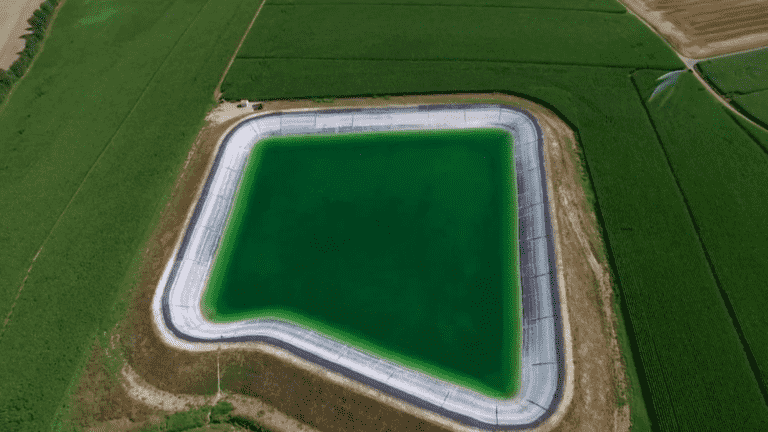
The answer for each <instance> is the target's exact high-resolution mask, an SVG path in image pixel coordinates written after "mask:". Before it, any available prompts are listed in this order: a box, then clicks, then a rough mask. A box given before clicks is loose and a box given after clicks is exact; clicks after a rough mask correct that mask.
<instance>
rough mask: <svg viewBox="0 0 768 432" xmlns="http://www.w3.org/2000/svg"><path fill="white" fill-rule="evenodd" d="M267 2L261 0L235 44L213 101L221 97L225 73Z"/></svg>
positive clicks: (227, 71)
mask: <svg viewBox="0 0 768 432" xmlns="http://www.w3.org/2000/svg"><path fill="white" fill-rule="evenodd" d="M266 2H267V0H262V1H261V4H260V5H259V9H257V10H256V13H255V14H254V15H253V19H252V20H251V23H250V24H248V28H247V29H245V33H244V34H243V37H242V39H240V43H238V44H237V48H235V52H234V53H233V54H232V58H230V59H229V63H227V67H226V68H224V73H222V74H221V79H220V80H219V83H218V84H217V85H216V90H214V91H213V99H214V100H219V98H220V97H221V84H222V83H223V82H224V78H226V77H227V73H229V68H230V67H232V63H234V62H235V57H237V53H239V52H240V47H242V46H243V43H244V42H245V38H247V37H248V33H250V32H251V27H253V23H255V22H256V18H258V17H259V14H260V13H261V8H263V7H264V3H266Z"/></svg>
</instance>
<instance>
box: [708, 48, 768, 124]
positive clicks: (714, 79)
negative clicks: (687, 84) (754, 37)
mask: <svg viewBox="0 0 768 432" xmlns="http://www.w3.org/2000/svg"><path fill="white" fill-rule="evenodd" d="M696 67H697V68H698V69H699V71H701V74H702V75H703V76H704V78H705V79H706V80H707V81H708V82H709V83H711V84H712V86H713V87H715V88H716V89H717V91H718V92H719V93H720V94H723V95H725V96H726V97H728V98H730V99H731V100H732V101H733V104H734V105H735V106H736V107H737V108H738V109H739V111H741V112H742V113H744V114H746V115H747V116H748V117H749V118H751V119H752V120H754V121H756V122H757V123H759V124H762V125H763V126H764V127H768V48H764V49H758V50H755V51H749V52H745V53H741V54H734V55H729V56H724V57H719V58H715V59H711V60H706V61H703V62H699V63H697V64H696Z"/></svg>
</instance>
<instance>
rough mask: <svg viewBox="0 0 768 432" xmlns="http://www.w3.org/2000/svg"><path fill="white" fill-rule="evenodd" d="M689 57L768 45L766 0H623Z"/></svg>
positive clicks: (767, 3)
mask: <svg viewBox="0 0 768 432" xmlns="http://www.w3.org/2000/svg"><path fill="white" fill-rule="evenodd" d="M620 1H621V2H622V3H624V5H625V6H626V7H627V8H629V9H630V10H632V12H634V13H635V14H637V15H639V16H641V17H642V18H643V19H644V20H645V21H647V22H648V23H649V24H650V25H651V26H653V27H654V29H656V31H657V32H658V33H659V34H661V35H663V36H664V38H665V39H667V41H668V42H669V43H670V44H672V45H673V46H674V47H675V48H676V49H677V51H678V52H680V53H681V54H682V55H684V56H686V57H690V58H693V59H702V58H708V57H713V56H717V55H722V54H728V53H734V52H738V51H745V50H749V49H752V48H758V47H762V46H765V45H768V2H765V1H763V0H620Z"/></svg>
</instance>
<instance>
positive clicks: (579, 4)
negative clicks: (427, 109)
mask: <svg viewBox="0 0 768 432" xmlns="http://www.w3.org/2000/svg"><path fill="white" fill-rule="evenodd" d="M269 3H270V4H285V5H316V4H317V3H318V2H317V1H313V0H275V1H271V2H269ZM323 3H326V4H359V5H378V4H383V3H387V4H395V5H398V6H408V5H439V6H472V7H507V8H530V9H565V10H584V11H600V12H614V13H623V12H625V11H626V9H625V8H624V6H622V5H621V3H618V2H616V1H613V0H573V1H563V0H478V1H473V0H413V1H404V0H400V1H390V2H384V1H381V0H329V1H324V2H323Z"/></svg>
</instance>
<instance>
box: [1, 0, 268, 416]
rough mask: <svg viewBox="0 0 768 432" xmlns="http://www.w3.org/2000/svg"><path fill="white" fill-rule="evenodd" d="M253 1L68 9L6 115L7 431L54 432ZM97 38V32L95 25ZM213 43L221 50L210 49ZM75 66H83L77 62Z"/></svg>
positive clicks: (3, 147) (3, 123) (3, 409)
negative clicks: (104, 11) (109, 11)
mask: <svg viewBox="0 0 768 432" xmlns="http://www.w3.org/2000/svg"><path fill="white" fill-rule="evenodd" d="M258 3H259V2H257V1H251V0H224V1H219V0H217V1H216V2H213V1H186V0H185V1H178V0H177V1H171V0H167V1H163V0H160V1H153V2H149V3H148V2H146V1H138V0H136V1H129V0H126V1H123V2H121V3H119V4H117V3H115V7H116V8H117V11H116V12H115V13H114V14H112V15H111V16H109V17H103V18H104V19H103V20H102V21H98V20H94V19H93V18H94V17H96V16H99V15H98V14H99V13H101V12H100V11H101V9H102V7H101V6H102V5H100V4H99V3H94V2H78V1H68V2H66V4H65V5H64V6H63V7H62V8H61V10H60V12H59V15H58V17H57V18H56V20H55V21H54V23H53V24H52V30H51V35H50V39H49V40H47V41H46V44H45V49H44V51H43V52H42V53H40V54H39V55H38V56H37V59H36V60H35V63H34V65H33V66H32V67H31V69H30V70H29V71H28V72H27V75H26V76H25V77H24V78H23V80H22V81H21V82H20V83H19V84H18V86H17V87H16V89H15V90H14V93H13V95H12V96H11V98H10V99H8V100H7V101H6V104H5V105H4V106H3V107H2V108H0V109H2V111H0V209H2V210H1V211H0V245H1V246H2V247H0V263H1V264H0V305H2V308H3V312H2V317H3V320H4V319H5V317H6V314H7V313H8V312H9V311H10V307H11V304H12V303H13V301H14V298H15V297H16V295H17V293H18V292H19V287H20V284H21V282H22V280H23V279H24V277H25V276H26V274H27V270H28V269H29V268H30V264H32V259H33V257H34V256H35V254H36V253H37V251H38V250H39V249H40V247H41V245H44V246H43V249H42V252H40V254H39V256H37V259H36V261H35V262H34V266H33V268H32V271H31V272H30V273H29V277H28V279H27V280H26V283H25V285H24V288H23V291H22V292H21V294H20V296H19V299H18V302H17V303H16V305H15V307H14V309H13V314H12V316H11V319H10V321H9V323H8V325H7V327H6V328H5V331H4V333H3V334H2V336H0V353H2V357H3V358H4V359H6V360H7V359H13V360H12V361H2V362H0V377H3V379H2V380H0V430H3V431H27V430H29V431H40V430H46V429H48V428H49V427H50V426H49V425H50V423H51V420H52V418H53V416H54V413H55V412H56V410H57V409H58V408H59V405H60V403H61V402H62V396H63V395H64V393H65V391H66V389H67V387H68V385H69V384H70V382H71V380H72V378H73V376H75V375H76V374H77V373H78V371H79V370H80V368H81V367H82V365H83V361H84V359H85V355H86V354H87V353H88V352H89V351H88V350H89V348H90V346H91V343H92V342H93V339H94V335H95V334H96V332H97V330H98V329H100V326H101V325H104V326H106V328H105V330H106V329H108V328H111V327H112V326H113V325H114V323H112V324H110V323H109V322H108V319H109V317H110V316H111V309H112V305H113V303H114V301H115V299H116V297H117V296H118V294H119V293H121V292H125V291H127V289H128V288H129V287H130V286H131V283H132V281H133V280H134V279H133V278H134V277H135V276H134V275H132V274H129V273H128V269H129V268H130V266H131V264H132V263H133V262H134V261H135V260H136V259H137V258H138V257H140V254H141V251H142V250H143V249H144V242H145V241H146V238H147V236H148V234H149V232H151V230H152V228H153V224H154V222H155V221H156V220H157V218H158V215H159V212H160V210H161V209H162V206H163V203H164V200H165V197H166V196H167V194H168V193H169V191H170V189H171V186H172V184H173V182H174V181H175V178H176V175H177V173H178V172H179V169H180V168H181V166H182V164H183V162H184V160H185V158H186V155H187V153H188V151H189V148H190V146H191V145H192V142H193V140H194V138H195V136H196V134H197V131H198V130H199V128H200V127H201V126H202V124H203V118H204V116H205V113H206V112H207V111H208V110H209V109H210V108H211V107H212V106H213V105H214V100H213V90H214V88H215V87H216V84H217V82H218V80H219V79H220V77H221V74H222V72H223V70H224V67H225V66H226V64H227V61H228V60H229V57H230V56H231V55H232V53H233V52H234V50H235V47H236V46H237V43H238V42H239V40H240V38H241V37H242V34H243V32H244V31H245V28H246V27H247V25H248V23H249V22H250V19H251V17H252V16H253V13H254V11H255V10H256V8H257V7H258ZM89 22H90V23H91V24H88V23H89ZM211 35H216V37H211ZM73 53H77V55H73Z"/></svg>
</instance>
